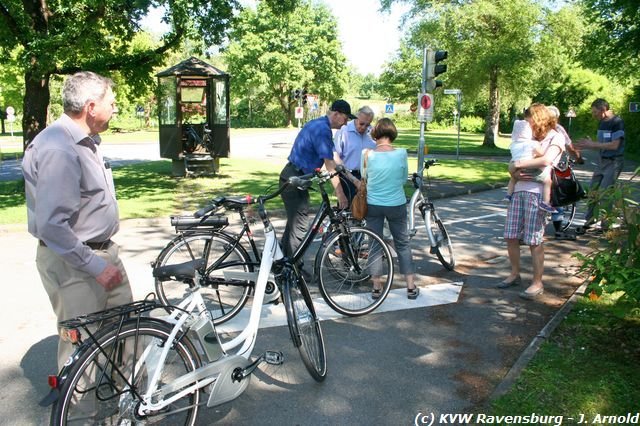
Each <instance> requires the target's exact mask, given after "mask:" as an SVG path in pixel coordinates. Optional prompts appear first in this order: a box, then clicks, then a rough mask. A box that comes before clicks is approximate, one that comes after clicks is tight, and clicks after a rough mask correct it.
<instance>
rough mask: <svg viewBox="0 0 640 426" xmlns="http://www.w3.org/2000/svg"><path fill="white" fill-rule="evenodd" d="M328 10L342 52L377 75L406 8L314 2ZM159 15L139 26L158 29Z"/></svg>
mask: <svg viewBox="0 0 640 426" xmlns="http://www.w3.org/2000/svg"><path fill="white" fill-rule="evenodd" d="M317 1H322V2H323V3H325V4H326V5H327V6H329V8H330V9H331V10H332V12H333V15H334V16H335V17H336V19H337V21H338V33H339V37H340V41H341V42H342V49H343V53H344V54H345V56H346V57H347V60H348V61H349V62H350V63H351V65H353V66H354V67H355V68H356V70H357V71H358V72H360V73H361V74H369V73H372V74H375V75H376V76H379V75H380V73H381V72H382V67H383V65H384V63H385V62H386V61H389V60H390V59H391V58H392V57H393V56H394V55H395V53H396V51H397V50H398V47H400V39H401V37H402V34H401V32H400V30H399V29H398V27H399V25H400V19H401V17H402V15H403V14H404V12H405V11H407V10H408V6H407V5H405V4H397V3H394V4H393V6H392V8H391V11H390V12H385V13H382V12H380V11H379V9H380V1H379V0H317ZM241 3H242V4H243V5H251V4H255V2H254V0H241ZM159 20H160V14H159V12H157V11H155V12H152V13H151V14H150V16H149V17H148V18H147V19H145V20H143V26H148V27H150V28H155V29H161V27H162V25H158V21H159Z"/></svg>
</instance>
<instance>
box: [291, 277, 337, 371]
mask: <svg viewBox="0 0 640 426" xmlns="http://www.w3.org/2000/svg"><path fill="white" fill-rule="evenodd" d="M299 279H300V281H297V280H296V277H295V276H294V274H293V271H289V273H288V276H287V277H286V279H285V284H284V285H285V289H284V306H285V311H286V312H287V323H288V324H289V331H290V332H291V339H292V340H293V345H294V346H295V347H297V348H298V352H300V357H301V358H302V362H303V363H304V366H305V367H306V368H307V371H308V372H309V374H311V377H313V378H314V379H315V380H316V381H317V382H321V381H323V380H324V379H325V377H326V376H327V358H326V353H325V346H324V337H323V336H322V328H321V327H320V320H319V319H318V315H317V314H316V310H315V308H314V307H313V301H312V299H311V294H310V293H309V289H308V288H307V285H306V283H304V281H303V278H302V277H300V278H299Z"/></svg>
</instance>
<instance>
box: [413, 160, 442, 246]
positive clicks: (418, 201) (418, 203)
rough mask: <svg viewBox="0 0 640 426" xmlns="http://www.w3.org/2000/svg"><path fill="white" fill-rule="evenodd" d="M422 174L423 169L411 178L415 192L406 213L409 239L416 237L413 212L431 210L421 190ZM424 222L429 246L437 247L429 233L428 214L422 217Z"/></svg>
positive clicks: (429, 219)
mask: <svg viewBox="0 0 640 426" xmlns="http://www.w3.org/2000/svg"><path fill="white" fill-rule="evenodd" d="M423 173H424V167H423V168H422V169H421V170H420V171H419V172H418V173H414V174H413V176H412V179H411V180H412V182H413V185H414V187H415V188H416V189H415V191H413V194H412V195H411V199H410V200H409V211H408V213H407V215H408V219H409V220H408V227H409V237H413V236H415V235H416V233H417V232H418V230H417V228H416V223H415V216H414V214H413V212H414V211H415V209H416V207H417V208H418V209H420V211H421V212H423V213H424V212H425V211H426V210H433V208H434V207H433V203H432V202H431V201H429V199H428V198H427V197H425V196H424V194H423V192H422V190H423V177H422V175H423ZM424 217H425V220H426V225H427V226H426V228H427V235H428V237H429V244H431V247H435V246H437V245H438V242H437V241H436V239H435V237H434V236H433V234H432V233H431V231H430V230H431V215H430V214H425V215H424Z"/></svg>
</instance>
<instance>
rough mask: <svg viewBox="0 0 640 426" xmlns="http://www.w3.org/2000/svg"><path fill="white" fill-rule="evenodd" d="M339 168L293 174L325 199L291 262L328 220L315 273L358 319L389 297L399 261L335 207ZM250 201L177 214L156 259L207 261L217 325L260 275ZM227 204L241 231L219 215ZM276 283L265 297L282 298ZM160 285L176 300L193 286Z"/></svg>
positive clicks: (221, 201)
mask: <svg viewBox="0 0 640 426" xmlns="http://www.w3.org/2000/svg"><path fill="white" fill-rule="evenodd" d="M338 170H339V171H337V172H334V173H328V172H326V171H315V172H313V173H310V174H308V175H304V176H300V177H295V178H293V183H292V184H294V185H297V186H298V187H301V188H305V189H306V188H310V187H311V186H312V185H314V184H315V185H316V186H317V189H318V190H319V192H320V194H321V196H322V204H321V206H320V209H319V211H318V213H317V214H316V216H315V218H314V219H313V221H312V224H311V226H310V228H309V231H308V232H307V234H306V236H305V238H304V239H303V241H302V242H301V244H300V246H299V247H298V248H297V249H296V252H295V253H294V255H293V259H292V261H293V262H294V263H296V264H299V263H300V261H301V260H302V258H303V256H304V254H305V253H306V251H307V249H308V248H309V246H310V245H311V244H312V242H313V241H314V239H315V237H316V236H317V235H318V233H319V232H320V231H321V230H322V229H323V226H322V225H323V223H325V219H327V218H328V221H329V224H328V227H326V234H325V235H324V238H323V242H322V243H321V246H320V248H319V250H318V252H317V254H316V256H315V261H314V267H313V271H314V276H315V277H316V278H317V280H318V287H319V290H320V294H321V295H322V297H323V298H324V300H325V301H326V303H327V304H328V305H329V306H330V307H331V308H332V309H334V310H335V311H336V312H338V313H340V314H343V315H347V316H358V315H364V314H366V313H369V312H371V311H373V310H374V309H376V308H377V307H378V306H380V304H381V303H382V302H383V301H384V299H385V297H386V296H387V294H388V293H389V290H390V289H391V284H392V281H393V270H394V269H393V261H392V257H391V253H390V251H389V248H388V246H387V245H386V244H385V243H384V241H383V240H382V238H380V237H379V236H378V235H376V234H375V233H374V232H372V231H371V230H369V229H366V228H364V227H360V226H352V225H351V224H350V223H349V222H350V221H349V220H348V217H349V214H348V213H347V212H344V211H342V210H339V209H337V208H334V207H332V206H331V203H330V199H329V195H328V193H327V191H326V189H325V185H326V183H327V182H329V181H330V179H331V178H332V177H333V176H336V175H337V174H338V173H341V172H342V170H343V169H342V168H338ZM250 204H252V203H251V200H250V198H247V197H226V196H225V197H217V198H214V199H213V200H212V201H211V202H210V204H209V205H207V206H206V207H204V208H202V209H200V210H199V211H197V212H196V213H194V215H193V216H186V217H184V216H183V217H172V218H171V223H172V224H173V225H174V226H175V227H176V231H177V232H178V235H177V236H176V237H175V238H174V239H173V240H172V241H170V242H169V244H167V246H166V247H165V248H164V249H163V250H162V251H161V252H160V254H159V255H158V258H157V259H156V261H155V262H154V266H155V267H158V266H165V265H172V264H179V263H184V262H187V261H190V260H195V259H203V260H204V262H203V263H202V266H201V268H200V270H199V280H200V282H199V285H200V286H201V293H202V295H203V298H204V299H205V303H206V304H207V307H208V308H209V310H210V311H211V314H212V317H213V319H214V322H215V323H216V324H221V323H223V322H225V321H227V320H229V319H231V318H233V317H234V316H235V315H237V314H238V312H240V310H241V309H242V308H243V307H244V305H245V304H246V303H247V300H248V299H249V297H250V295H251V293H252V289H253V287H254V286H255V282H256V279H257V276H258V273H259V264H260V253H259V251H258V249H257V245H256V243H255V241H254V239H253V233H252V231H251V221H250V219H249V218H248V216H247V212H246V209H247V207H248V206H249V205H250ZM221 209H224V210H226V211H232V212H235V213H237V214H238V215H239V217H240V220H241V227H240V230H239V231H238V232H233V231H231V230H230V229H229V228H228V225H229V222H228V218H227V217H226V216H224V215H220V214H218V212H219V211H220V210H221ZM247 247H248V249H247ZM374 273H375V275H376V279H377V280H379V281H380V282H381V284H382V291H381V295H380V297H379V298H377V299H373V298H372V297H371V292H372V289H373V281H372V275H373V274H374ZM272 283H273V280H272V279H270V285H269V287H268V289H267V299H266V302H269V301H277V299H278V293H277V292H278V290H277V287H276V286H275V285H273V284H272ZM155 287H156V292H157V294H158V297H159V298H160V300H161V301H162V302H163V303H166V304H175V303H177V302H178V301H180V300H182V299H183V298H184V297H185V296H186V292H187V291H188V288H186V287H185V286H184V284H183V283H181V282H179V281H173V280H167V281H160V280H156V283H155Z"/></svg>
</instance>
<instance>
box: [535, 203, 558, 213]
mask: <svg viewBox="0 0 640 426" xmlns="http://www.w3.org/2000/svg"><path fill="white" fill-rule="evenodd" d="M538 207H540V210H544V211H545V212H547V213H558V210H556V208H555V207H553V206H550V205H549V204H547V203H545V202H544V201H540V204H539V205H538Z"/></svg>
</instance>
